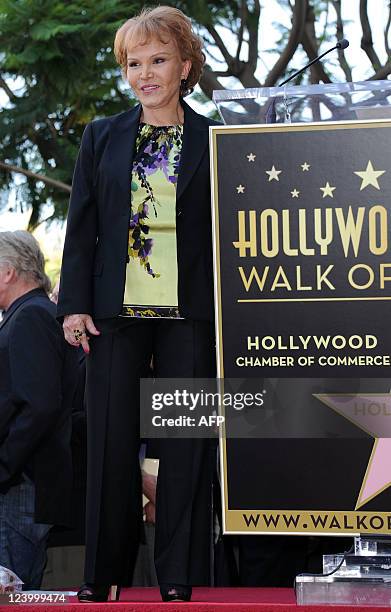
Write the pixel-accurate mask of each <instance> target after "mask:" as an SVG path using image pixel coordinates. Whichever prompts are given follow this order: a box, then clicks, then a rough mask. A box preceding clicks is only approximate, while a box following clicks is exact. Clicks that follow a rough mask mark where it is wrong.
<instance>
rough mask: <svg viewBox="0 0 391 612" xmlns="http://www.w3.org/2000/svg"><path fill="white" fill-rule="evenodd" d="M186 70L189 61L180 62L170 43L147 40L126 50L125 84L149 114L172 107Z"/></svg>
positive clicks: (153, 39) (189, 66)
mask: <svg viewBox="0 0 391 612" xmlns="http://www.w3.org/2000/svg"><path fill="white" fill-rule="evenodd" d="M190 68H191V62H190V60H186V61H183V60H182V59H181V56H180V54H179V50H178V47H177V45H176V43H175V41H173V40H169V41H167V42H166V43H164V42H161V41H160V40H159V39H158V38H151V39H150V40H149V41H148V42H147V43H146V44H143V45H140V44H138V45H136V46H134V47H131V48H130V49H129V50H128V65H127V70H126V76H127V80H128V82H129V85H130V86H131V88H132V89H133V91H134V93H135V95H136V96H137V98H138V99H139V100H140V102H141V104H142V106H143V107H144V108H148V109H150V110H159V109H163V108H169V107H173V108H174V107H176V105H177V103H178V99H179V87H180V83H181V80H182V79H186V78H187V76H188V74H189V71H190Z"/></svg>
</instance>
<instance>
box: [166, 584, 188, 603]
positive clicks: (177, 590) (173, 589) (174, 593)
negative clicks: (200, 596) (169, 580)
mask: <svg viewBox="0 0 391 612" xmlns="http://www.w3.org/2000/svg"><path fill="white" fill-rule="evenodd" d="M191 592H192V588H191V586H187V585H184V584H165V585H160V594H161V596H162V600H163V601H190V599H191Z"/></svg>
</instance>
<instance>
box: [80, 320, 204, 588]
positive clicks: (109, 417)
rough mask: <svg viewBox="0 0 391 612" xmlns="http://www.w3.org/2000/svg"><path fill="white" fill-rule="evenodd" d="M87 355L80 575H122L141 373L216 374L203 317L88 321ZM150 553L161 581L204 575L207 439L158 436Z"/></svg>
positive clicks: (132, 503) (134, 503)
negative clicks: (91, 330) (93, 330)
mask: <svg viewBox="0 0 391 612" xmlns="http://www.w3.org/2000/svg"><path fill="white" fill-rule="evenodd" d="M96 325H97V328H98V329H99V330H100V331H101V335H100V336H99V337H97V338H92V339H91V353H90V356H89V357H88V358H87V412H88V478H87V517H86V518H87V521H86V546H87V550H86V566H85V579H86V581H87V582H93V583H99V584H125V583H127V582H128V581H129V572H130V571H131V569H132V566H133V563H134V559H135V555H136V552H137V547H138V541H139V535H140V525H141V483H140V470H139V379H140V377H143V376H145V373H146V371H147V370H148V367H149V363H150V360H151V356H152V355H153V367H154V376H155V377H156V378H185V377H188V378H191V377H214V376H215V352H214V334H213V327H212V325H211V324H210V323H206V322H197V321H187V320H142V319H141V320H140V319H121V318H118V319H110V320H102V321H96ZM159 448H160V450H159V457H160V464H159V477H158V488H157V507H156V512H157V517H156V545H155V563H156V572H157V577H158V580H159V583H160V584H172V583H176V584H208V583H209V579H210V533H211V480H212V469H213V463H212V460H213V457H212V452H211V444H210V440H193V439H174V440H173V439H170V440H168V439H167V440H162V441H160V442H159Z"/></svg>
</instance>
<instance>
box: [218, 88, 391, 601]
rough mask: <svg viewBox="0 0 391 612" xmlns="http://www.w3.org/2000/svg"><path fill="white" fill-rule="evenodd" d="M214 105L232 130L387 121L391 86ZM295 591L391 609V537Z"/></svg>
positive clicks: (331, 561) (262, 93)
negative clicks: (265, 125) (239, 127)
mask: <svg viewBox="0 0 391 612" xmlns="http://www.w3.org/2000/svg"><path fill="white" fill-rule="evenodd" d="M213 101H214V102H215V104H216V106H217V109H218V111H219V113H220V116H221V118H222V120H223V122H224V123H225V124H226V125H257V124H265V123H303V122H305V123H309V122H323V121H343V122H347V121H355V120H361V121H362V120H364V121H367V120H372V119H379V120H382V119H383V120H384V119H391V81H366V82H358V83H335V84H327V85H310V86H305V87H304V86H303V87H302V86H299V87H289V86H284V87H267V88H266V87H265V88H258V89H241V90H218V91H215V92H214V94H213ZM390 386H391V385H390ZM270 537H273V536H270ZM290 537H294V536H290ZM295 589H296V598H297V603H298V605H325V604H329V605H338V604H339V605H372V606H383V607H389V608H390V607H391V537H390V536H386V535H384V537H382V536H380V535H379V536H362V537H359V536H356V537H355V538H354V546H353V547H352V550H351V551H349V552H348V553H342V554H339V555H324V557H323V574H319V575H312V574H302V575H299V576H297V577H296V582H295Z"/></svg>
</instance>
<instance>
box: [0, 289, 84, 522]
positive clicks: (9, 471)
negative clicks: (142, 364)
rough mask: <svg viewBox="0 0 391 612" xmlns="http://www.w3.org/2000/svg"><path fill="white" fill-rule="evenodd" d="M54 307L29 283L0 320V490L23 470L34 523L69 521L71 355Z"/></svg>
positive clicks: (73, 377)
mask: <svg viewBox="0 0 391 612" xmlns="http://www.w3.org/2000/svg"><path fill="white" fill-rule="evenodd" d="M55 313H56V307H55V305H54V304H52V302H51V301H50V300H49V298H48V297H47V295H46V293H45V292H44V291H43V290H42V289H34V290H32V291H29V292H28V293H26V294H25V295H23V296H22V297H20V298H18V299H17V300H15V302H14V303H13V304H12V305H11V306H10V308H9V309H8V310H7V311H6V313H5V316H4V318H3V320H2V321H1V322H0V492H1V493H5V492H7V491H8V489H9V487H10V486H11V485H13V484H18V483H19V482H21V481H22V479H23V475H22V474H23V473H24V474H26V475H27V476H28V477H29V478H31V479H32V480H33V481H34V484H35V521H36V522H38V523H48V524H58V525H67V524H68V523H69V517H70V513H69V510H70V508H69V503H70V493H71V488H72V459H71V446H70V437H71V411H72V400H73V394H74V390H75V385H76V381H77V355H76V352H75V351H72V349H71V348H70V347H67V346H66V342H65V340H64V337H63V333H62V329H61V326H60V325H59V323H58V321H56V319H55Z"/></svg>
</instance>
